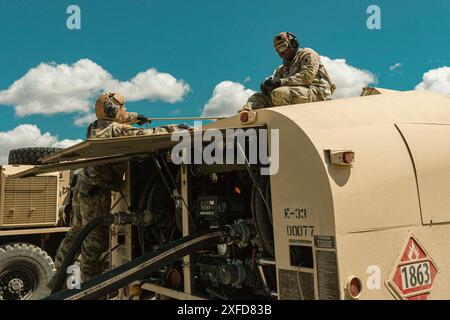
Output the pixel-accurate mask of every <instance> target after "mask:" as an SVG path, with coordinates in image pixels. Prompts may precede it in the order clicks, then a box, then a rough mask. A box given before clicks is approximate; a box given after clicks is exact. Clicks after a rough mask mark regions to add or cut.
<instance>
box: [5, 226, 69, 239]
mask: <svg viewBox="0 0 450 320" xmlns="http://www.w3.org/2000/svg"><path fill="white" fill-rule="evenodd" d="M69 229H70V228H67V227H54V228H32V229H14V230H0V237H1V236H16V235H28V234H44V233H59V232H67V231H69Z"/></svg>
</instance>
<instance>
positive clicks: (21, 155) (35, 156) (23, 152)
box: [8, 147, 62, 164]
mask: <svg viewBox="0 0 450 320" xmlns="http://www.w3.org/2000/svg"><path fill="white" fill-rule="evenodd" d="M61 150H62V148H49V147H36V148H20V149H13V150H11V151H9V158H8V164H40V162H39V161H38V160H39V159H41V158H43V157H46V156H48V155H50V154H52V153H55V152H58V151H61Z"/></svg>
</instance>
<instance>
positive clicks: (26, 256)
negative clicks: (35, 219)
mask: <svg viewBox="0 0 450 320" xmlns="http://www.w3.org/2000/svg"><path fill="white" fill-rule="evenodd" d="M53 273H54V264H53V260H52V258H50V256H49V255H48V254H47V253H46V252H45V251H44V250H42V249H41V248H39V247H36V246H34V245H32V244H27V243H11V244H7V245H4V246H2V247H0V300H36V299H41V298H43V297H45V296H47V295H49V293H50V289H49V288H47V283H48V281H49V280H50V278H51V277H52V276H53Z"/></svg>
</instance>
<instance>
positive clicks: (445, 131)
mask: <svg viewBox="0 0 450 320" xmlns="http://www.w3.org/2000/svg"><path fill="white" fill-rule="evenodd" d="M397 126H398V127H399V129H400V130H401V132H402V134H403V136H404V137H405V140H406V142H407V144H408V147H409V150H410V151H411V155H412V158H413V160H414V166H415V169H416V174H417V183H418V189H419V196H420V207H421V211H422V221H423V223H424V224H431V223H443V222H450V211H449V210H450V124H421V123H417V124H414V123H401V124H398V125H397Z"/></svg>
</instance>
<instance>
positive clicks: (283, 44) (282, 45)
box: [275, 41, 289, 53]
mask: <svg viewBox="0 0 450 320" xmlns="http://www.w3.org/2000/svg"><path fill="white" fill-rule="evenodd" d="M287 48H289V43H287V42H286V41H284V42H281V43H279V44H277V45H276V46H275V51H276V52H277V53H283V52H284V51H286V49H287Z"/></svg>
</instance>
